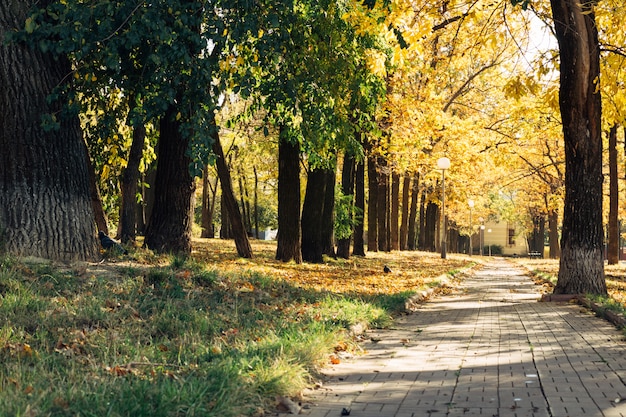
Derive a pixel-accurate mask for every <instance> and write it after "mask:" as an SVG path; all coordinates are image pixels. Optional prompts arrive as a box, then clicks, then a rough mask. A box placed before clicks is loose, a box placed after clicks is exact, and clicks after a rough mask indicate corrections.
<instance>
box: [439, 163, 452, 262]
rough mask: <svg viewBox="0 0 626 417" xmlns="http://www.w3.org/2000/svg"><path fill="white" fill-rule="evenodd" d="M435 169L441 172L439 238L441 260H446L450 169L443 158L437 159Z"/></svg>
mask: <svg viewBox="0 0 626 417" xmlns="http://www.w3.org/2000/svg"><path fill="white" fill-rule="evenodd" d="M437 168H439V169H440V170H441V215H442V217H443V219H442V222H443V227H442V229H443V236H442V238H441V259H446V256H447V253H446V249H447V248H446V234H447V229H448V227H447V226H448V223H447V221H446V169H450V160H449V159H448V158H446V157H445V156H444V157H443V158H439V159H437Z"/></svg>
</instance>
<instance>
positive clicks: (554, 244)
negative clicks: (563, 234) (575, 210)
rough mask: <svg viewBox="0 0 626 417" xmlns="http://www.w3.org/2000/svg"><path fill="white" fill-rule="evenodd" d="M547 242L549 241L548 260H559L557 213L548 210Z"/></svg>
mask: <svg viewBox="0 0 626 417" xmlns="http://www.w3.org/2000/svg"><path fill="white" fill-rule="evenodd" d="M548 240H549V241H550V242H549V243H550V253H549V256H550V259H559V258H560V256H561V247H560V245H559V212H558V211H556V210H550V212H549V213H548Z"/></svg>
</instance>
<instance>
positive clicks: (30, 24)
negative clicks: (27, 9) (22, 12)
mask: <svg viewBox="0 0 626 417" xmlns="http://www.w3.org/2000/svg"><path fill="white" fill-rule="evenodd" d="M35 29H37V23H35V21H34V19H33V18H32V17H29V18H28V19H26V22H25V24H24V30H25V31H26V33H29V34H30V33H33V32H34V31H35Z"/></svg>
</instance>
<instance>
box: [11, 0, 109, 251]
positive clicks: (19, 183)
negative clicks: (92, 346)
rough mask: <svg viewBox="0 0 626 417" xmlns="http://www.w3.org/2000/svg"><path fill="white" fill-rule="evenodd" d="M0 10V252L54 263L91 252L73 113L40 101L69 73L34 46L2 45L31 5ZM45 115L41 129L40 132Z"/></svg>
mask: <svg viewBox="0 0 626 417" xmlns="http://www.w3.org/2000/svg"><path fill="white" fill-rule="evenodd" d="M49 3H50V1H43V2H35V1H18V0H7V1H3V2H2V3H1V4H0V104H1V105H2V113H1V115H0V148H1V149H2V152H1V153H0V250H2V251H7V252H9V253H13V254H16V255H20V256H38V257H43V258H48V259H56V260H88V259H94V258H95V256H96V253H97V246H96V233H95V228H94V212H93V209H92V206H91V199H90V188H89V182H88V178H89V175H88V167H87V157H86V154H85V148H84V144H83V142H82V141H83V139H82V136H81V131H80V126H79V122H78V118H77V117H76V115H73V114H67V113H65V112H63V105H62V103H60V102H58V101H54V100H52V101H51V100H48V98H49V96H50V95H52V94H53V93H54V92H55V88H56V87H57V86H58V85H62V84H63V83H64V82H65V80H67V75H68V74H70V72H71V67H70V62H69V61H68V60H67V59H66V58H65V57H60V58H58V59H54V57H53V56H52V55H51V54H49V53H45V52H42V51H41V50H38V49H37V48H36V47H34V46H30V45H26V44H23V43H18V42H17V41H15V42H10V41H9V38H8V37H9V34H10V33H14V32H16V31H19V30H21V29H23V28H24V27H26V29H27V31H28V30H29V29H30V27H29V23H28V20H27V18H28V13H29V12H30V8H31V7H33V6H35V5H36V6H37V7H42V6H43V7H45V6H46V5H48V4H49ZM42 116H44V117H46V119H47V120H48V122H50V123H51V124H52V125H50V124H49V125H48V127H47V128H44V127H43V126H42Z"/></svg>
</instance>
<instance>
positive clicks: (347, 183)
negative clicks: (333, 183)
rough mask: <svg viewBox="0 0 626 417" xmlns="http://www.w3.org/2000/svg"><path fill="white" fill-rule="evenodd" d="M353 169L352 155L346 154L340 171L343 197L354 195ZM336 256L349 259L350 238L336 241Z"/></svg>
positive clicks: (353, 159) (354, 160)
mask: <svg viewBox="0 0 626 417" xmlns="http://www.w3.org/2000/svg"><path fill="white" fill-rule="evenodd" d="M355 168H356V159H355V158H354V155H353V154H352V153H350V152H346V154H345V155H344V157H343V167H342V169H341V192H342V193H343V195H345V196H349V195H354V182H355ZM337 256H338V257H340V258H343V259H348V258H349V257H350V237H347V238H343V239H338V240H337Z"/></svg>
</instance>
